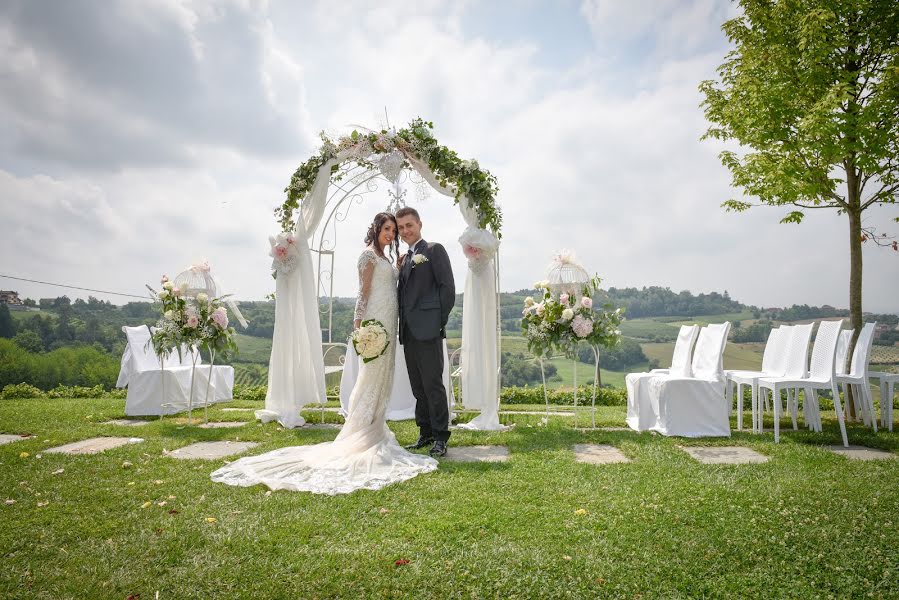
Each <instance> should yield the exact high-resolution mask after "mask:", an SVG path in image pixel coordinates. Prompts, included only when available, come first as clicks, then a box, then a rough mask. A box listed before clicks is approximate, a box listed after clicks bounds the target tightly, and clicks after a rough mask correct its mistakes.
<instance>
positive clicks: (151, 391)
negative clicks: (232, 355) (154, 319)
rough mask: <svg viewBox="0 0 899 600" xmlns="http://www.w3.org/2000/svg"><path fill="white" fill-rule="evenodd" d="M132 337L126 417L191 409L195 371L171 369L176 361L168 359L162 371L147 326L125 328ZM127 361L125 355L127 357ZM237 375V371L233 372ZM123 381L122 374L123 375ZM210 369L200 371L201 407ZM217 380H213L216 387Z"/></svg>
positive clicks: (198, 400)
mask: <svg viewBox="0 0 899 600" xmlns="http://www.w3.org/2000/svg"><path fill="white" fill-rule="evenodd" d="M122 330H123V331H124V332H125V335H126V336H127V338H128V348H129V349H130V352H128V351H126V353H128V354H130V361H129V363H130V364H129V365H128V367H127V368H126V370H127V382H126V384H127V386H128V395H127V397H126V398H125V414H126V415H128V416H144V415H156V416H158V415H162V414H167V415H170V414H174V413H178V412H182V411H185V410H187V408H188V404H189V400H190V391H191V390H190V387H191V368H190V367H182V366H170V365H169V364H168V363H169V362H170V361H172V360H174V361H175V362H178V357H177V353H175V355H174V358H173V357H172V356H169V357H167V359H166V365H165V368H160V364H159V359H158V358H157V356H156V354H155V353H154V351H153V348H152V345H151V344H150V329H149V328H148V327H147V326H145V325H144V326H140V327H123V328H122ZM122 358H123V362H124V358H125V357H124V355H123V357H122ZM232 373H233V371H232ZM119 379H120V380H122V379H123V376H122V373H121V372H120V373H119ZM208 381H209V370H208V369H206V371H205V372H202V371H201V370H200V369H197V373H196V377H195V378H194V379H193V385H194V406H195V407H196V406H198V405H199V404H200V403H201V402H202V400H203V395H204V394H205V392H206V385H207V383H208ZM214 383H215V380H214V379H213V384H214ZM215 395H216V394H215V390H214V389H211V390H210V397H211V398H212V399H211V400H210V402H212V401H213V399H214V398H215Z"/></svg>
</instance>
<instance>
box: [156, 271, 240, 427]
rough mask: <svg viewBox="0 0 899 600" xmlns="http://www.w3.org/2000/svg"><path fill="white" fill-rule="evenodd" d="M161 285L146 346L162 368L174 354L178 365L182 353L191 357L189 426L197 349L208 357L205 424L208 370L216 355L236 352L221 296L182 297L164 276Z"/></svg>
mask: <svg viewBox="0 0 899 600" xmlns="http://www.w3.org/2000/svg"><path fill="white" fill-rule="evenodd" d="M161 283H162V289H161V290H160V291H158V292H156V297H157V298H158V299H159V301H160V302H161V304H162V306H161V311H162V314H161V316H160V319H159V320H158V321H157V323H156V328H155V329H156V330H155V331H154V332H152V335H151V337H150V343H151V344H152V345H153V350H154V352H155V353H156V355H157V356H158V357H159V360H160V365H163V364H164V361H165V359H166V357H168V356H171V355H172V353H174V352H177V353H178V358H179V362H180V359H181V358H182V356H183V353H184V352H189V353H190V355H191V361H192V365H191V377H190V395H189V397H188V405H187V421H188V423H189V424H190V423H191V422H192V418H193V399H194V376H195V375H196V369H197V360H198V359H199V357H200V355H199V352H198V350H197V347H198V346H199V347H200V348H203V349H205V350H206V351H207V353H208V354H209V357H210V364H209V380H208V381H207V384H206V396H205V400H204V403H203V404H204V407H205V409H206V420H207V421H208V418H209V413H208V404H209V402H208V400H209V388H210V386H211V384H212V368H213V366H214V365H215V358H216V355H218V356H219V357H220V358H221V357H222V356H225V357H227V356H230V355H231V354H232V353H233V352H236V351H237V343H236V342H235V340H234V333H235V331H234V328H233V327H229V326H228V311H227V309H226V308H225V306H224V299H225V296H222V297H220V298H209V297H208V296H207V295H206V294H205V293H202V292H201V293H199V294H197V295H196V297H190V296H186V295H185V294H184V293H183V292H182V290H180V289H179V288H178V287H176V286H175V285H174V284H173V283H172V282H171V281H170V280H169V278H168V277H167V276H165V275H163V276H162V281H161ZM164 383H165V379H163V384H164ZM164 395H165V390H164V389H163V396H164Z"/></svg>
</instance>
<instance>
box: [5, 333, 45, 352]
mask: <svg viewBox="0 0 899 600" xmlns="http://www.w3.org/2000/svg"><path fill="white" fill-rule="evenodd" d="M12 341H14V342H15V343H17V344H18V345H19V346H21V347H22V348H23V349H25V350H28V351H29V352H35V353H36V352H43V350H44V344H43V342H41V336H39V335H38V334H37V333H35V332H34V331H32V330H30V329H23V330H22V331H20V332H19V333H17V334H16V336H15V337H14V338H13V339H12Z"/></svg>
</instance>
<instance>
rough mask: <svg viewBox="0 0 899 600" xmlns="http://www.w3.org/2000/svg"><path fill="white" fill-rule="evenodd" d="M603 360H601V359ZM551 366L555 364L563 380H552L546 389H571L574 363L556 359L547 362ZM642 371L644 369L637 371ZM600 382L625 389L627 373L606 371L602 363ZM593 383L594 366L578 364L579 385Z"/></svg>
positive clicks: (547, 383) (548, 382)
mask: <svg viewBox="0 0 899 600" xmlns="http://www.w3.org/2000/svg"><path fill="white" fill-rule="evenodd" d="M600 360H601V359H600ZM547 362H548V363H549V364H553V365H555V367H556V370H557V375H558V376H559V377H560V378H561V380H552V381H547V382H546V387H548V388H552V389H559V388H570V387H571V386H572V385H573V383H574V369H575V365H574V361H572V360H570V359H567V358H554V359H552V360H550V361H547ZM637 370H642V369H637ZM599 374H600V381H602V383H603V385H611V386H614V387H617V388H623V387H624V376H625V375H626V373H623V372H621V371H606V370H605V369H603V368H602V363H601V362H600V369H599ZM592 381H593V365H588V364H587V363H582V362H579V363H578V364H577V382H578V385H586V384H587V383H590V382H592Z"/></svg>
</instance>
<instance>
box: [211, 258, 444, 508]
mask: <svg viewBox="0 0 899 600" xmlns="http://www.w3.org/2000/svg"><path fill="white" fill-rule="evenodd" d="M358 266H359V294H358V296H357V301H356V312H355V317H356V318H359V319H362V320H366V319H377V320H378V321H380V322H381V323H383V324H384V327H385V328H386V329H387V331H388V334H389V339H391V340H392V341H391V344H390V346H389V347H388V349H387V351H386V352H385V353H384V354H383V355H382V356H381V357H380V358H377V359H375V360H373V361H371V362H368V363H362V364H361V365H360V371H359V378H358V379H357V380H356V385H355V387H354V388H353V392H352V394H351V395H350V402H349V414H347V418H346V422H345V423H344V425H343V428H342V429H341V431H340V433H339V434H338V436H337V438H336V439H335V440H334V441H333V442H325V443H322V444H315V445H312V446H291V447H287V448H281V449H279V450H274V451H272V452H267V453H265V454H261V455H259V456H249V457H246V458H241V459H239V460H236V461H234V462H232V463H229V464H227V465H225V466H224V467H222V468H221V469H218V470H217V471H215V472H214V473H212V480H213V481H216V482H221V483H226V484H228V485H236V486H243V487H246V486H251V485H256V484H259V483H262V484H265V485H266V486H268V487H269V488H271V489H273V490H281V489H286V490H296V491H308V492H313V493H317V494H329V495H333V494H346V493H350V492H353V491H355V490H359V489H367V490H377V489H380V488H382V487H384V486H386V485H389V484H391V483H396V482H400V481H405V480H407V479H411V478H412V477H415V476H416V475H418V474H419V473H426V472H429V471H434V470H436V469H437V464H438V463H437V461H436V460H434V459H433V458H431V457H429V456H422V455H420V454H413V453H411V452H408V451H407V450H406V449H405V448H403V447H402V446H400V445H399V443H398V442H397V441H396V436H394V434H393V432H392V431H390V429H389V428H388V427H387V422H386V419H385V412H386V410H387V402H388V400H389V397H390V391H391V388H392V386H393V373H394V361H395V360H396V347H397V343H396V326H397V325H396V324H397V296H396V280H397V271H396V268H395V267H394V266H393V264H391V263H390V261H389V260H387V259H386V258H383V257H380V256H378V255H377V254H376V253H375V251H374V249H373V248H371V247H369V248H366V250H365V251H364V252H363V253H362V255H361V256H360V257H359V265H358Z"/></svg>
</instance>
